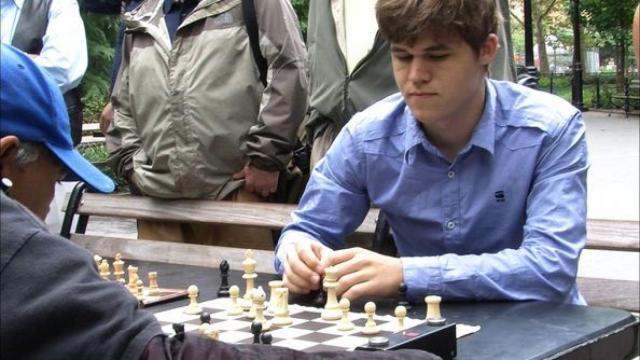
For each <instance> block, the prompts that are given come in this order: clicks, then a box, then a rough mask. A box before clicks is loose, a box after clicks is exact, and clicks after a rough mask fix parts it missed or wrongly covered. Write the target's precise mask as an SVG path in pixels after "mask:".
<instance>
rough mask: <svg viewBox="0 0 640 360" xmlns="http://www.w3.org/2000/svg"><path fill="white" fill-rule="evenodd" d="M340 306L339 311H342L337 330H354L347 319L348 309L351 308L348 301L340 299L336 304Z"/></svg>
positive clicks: (351, 323)
mask: <svg viewBox="0 0 640 360" xmlns="http://www.w3.org/2000/svg"><path fill="white" fill-rule="evenodd" d="M338 305H339V306H340V310H341V311H342V318H341V319H340V322H339V323H338V330H340V331H351V330H353V329H354V327H355V326H354V325H353V322H351V320H350V319H349V308H350V307H351V303H350V301H349V299H347V298H342V299H340V302H339V303H338Z"/></svg>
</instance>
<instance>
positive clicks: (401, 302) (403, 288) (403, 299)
mask: <svg viewBox="0 0 640 360" xmlns="http://www.w3.org/2000/svg"><path fill="white" fill-rule="evenodd" d="M398 292H399V294H400V296H399V299H398V306H404V307H405V308H406V309H407V311H408V310H411V307H412V306H411V303H410V302H409V300H408V299H407V284H405V283H401V284H400V287H399V288H398Z"/></svg>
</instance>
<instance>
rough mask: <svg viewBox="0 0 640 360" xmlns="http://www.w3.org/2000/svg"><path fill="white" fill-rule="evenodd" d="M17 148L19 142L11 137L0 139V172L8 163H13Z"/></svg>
mask: <svg viewBox="0 0 640 360" xmlns="http://www.w3.org/2000/svg"><path fill="white" fill-rule="evenodd" d="M19 146H20V140H19V139H18V138H17V137H15V136H13V135H7V136H3V137H1V138H0V171H2V169H3V168H4V167H5V166H7V165H8V162H13V158H14V157H15V152H16V149H18V147H19Z"/></svg>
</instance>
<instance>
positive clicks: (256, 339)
mask: <svg viewBox="0 0 640 360" xmlns="http://www.w3.org/2000/svg"><path fill="white" fill-rule="evenodd" d="M261 332H262V323H261V322H260V321H252V322H251V333H252V334H253V343H254V344H260V333H261Z"/></svg>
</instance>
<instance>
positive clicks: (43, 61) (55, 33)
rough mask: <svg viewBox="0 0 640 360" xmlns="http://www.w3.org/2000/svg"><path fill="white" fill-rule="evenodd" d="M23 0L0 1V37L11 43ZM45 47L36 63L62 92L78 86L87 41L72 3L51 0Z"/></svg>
mask: <svg viewBox="0 0 640 360" xmlns="http://www.w3.org/2000/svg"><path fill="white" fill-rule="evenodd" d="M23 3H24V0H0V20H1V21H0V38H1V39H2V42H3V43H5V44H11V41H12V40H13V35H14V33H15V30H16V26H17V24H18V20H19V19H20V14H21V10H22V4H23ZM47 21H48V23H47V30H46V33H45V35H44V39H43V40H42V42H43V44H44V46H43V48H42V51H41V52H40V54H39V56H38V57H36V58H35V59H34V61H35V63H36V64H38V65H40V66H41V67H42V68H44V69H45V70H46V71H47V73H49V75H51V77H52V78H53V79H54V80H55V81H56V83H57V84H58V86H59V87H60V90H61V91H62V92H63V93H64V92H67V91H68V90H71V89H73V88H75V87H76V86H78V85H80V81H81V80H82V76H84V73H85V71H86V70H87V61H88V60H87V41H86V38H85V35H84V24H83V23H82V18H81V17H80V10H79V9H78V2H77V1H75V0H54V1H52V2H51V6H50V7H49V14H48V20H47Z"/></svg>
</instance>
